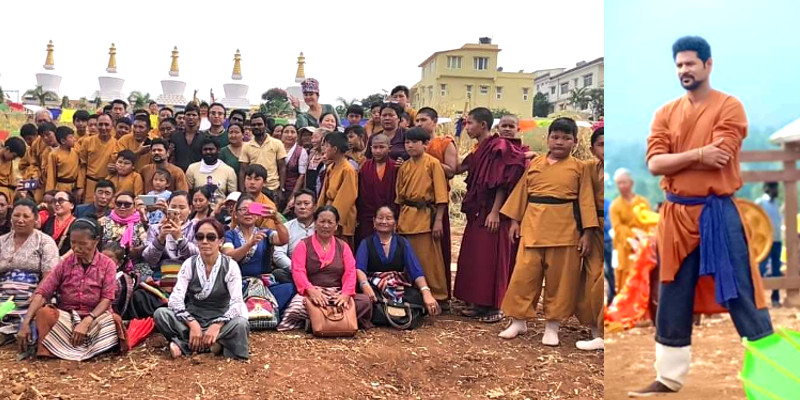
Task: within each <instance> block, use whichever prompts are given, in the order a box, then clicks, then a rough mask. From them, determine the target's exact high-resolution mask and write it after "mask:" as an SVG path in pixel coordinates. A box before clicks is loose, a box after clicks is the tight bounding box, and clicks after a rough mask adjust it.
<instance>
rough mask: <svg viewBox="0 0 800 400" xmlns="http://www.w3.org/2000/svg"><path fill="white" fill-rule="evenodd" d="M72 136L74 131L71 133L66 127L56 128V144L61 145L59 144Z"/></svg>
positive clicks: (70, 129)
mask: <svg viewBox="0 0 800 400" xmlns="http://www.w3.org/2000/svg"><path fill="white" fill-rule="evenodd" d="M74 134H75V131H73V130H72V128H70V127H68V126H59V127H58V128H56V140H57V141H58V144H63V143H61V142H63V141H64V140H67V137H68V136H69V135H74Z"/></svg>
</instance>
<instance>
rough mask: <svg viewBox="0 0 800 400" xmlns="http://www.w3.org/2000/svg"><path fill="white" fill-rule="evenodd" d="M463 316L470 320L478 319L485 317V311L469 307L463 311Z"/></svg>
mask: <svg viewBox="0 0 800 400" xmlns="http://www.w3.org/2000/svg"><path fill="white" fill-rule="evenodd" d="M461 315H463V316H465V317H468V318H476V317H480V316H481V315H483V310H481V309H479V308H476V307H467V308H464V309H462V310H461Z"/></svg>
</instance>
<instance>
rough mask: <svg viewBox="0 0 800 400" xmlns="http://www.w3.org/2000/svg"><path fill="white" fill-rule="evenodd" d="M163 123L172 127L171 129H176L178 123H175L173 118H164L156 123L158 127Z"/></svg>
mask: <svg viewBox="0 0 800 400" xmlns="http://www.w3.org/2000/svg"><path fill="white" fill-rule="evenodd" d="M164 122H166V123H168V124H170V125H172V126H173V127H178V121H176V120H175V118H172V117H169V118H164V119H162V120H161V122H159V123H158V125H161V124H163V123H164Z"/></svg>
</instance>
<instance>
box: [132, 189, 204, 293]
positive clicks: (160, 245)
mask: <svg viewBox="0 0 800 400" xmlns="http://www.w3.org/2000/svg"><path fill="white" fill-rule="evenodd" d="M191 212H192V209H191V208H190V207H189V194H188V193H186V192H184V191H183V190H176V191H174V192H172V194H171V195H170V197H169V202H168V203H167V217H166V218H164V219H163V220H162V221H161V223H159V224H155V225H153V226H151V227H150V229H148V230H147V241H146V243H147V245H146V247H145V248H144V252H142V257H143V258H144V262H145V263H146V264H147V265H149V266H150V267H151V268H152V271H150V272H151V273H150V274H147V275H142V276H141V279H142V281H146V280H147V278H148V277H152V278H153V280H155V281H157V282H158V283H159V286H160V287H161V289H163V290H164V291H165V292H167V293H170V292H172V287H173V286H175V282H176V281H177V279H178V271H180V268H181V265H183V262H184V261H186V259H188V258H189V257H191V256H193V255H197V244H195V242H194V225H195V222H194V220H192V219H190V218H189V214H190V213H191Z"/></svg>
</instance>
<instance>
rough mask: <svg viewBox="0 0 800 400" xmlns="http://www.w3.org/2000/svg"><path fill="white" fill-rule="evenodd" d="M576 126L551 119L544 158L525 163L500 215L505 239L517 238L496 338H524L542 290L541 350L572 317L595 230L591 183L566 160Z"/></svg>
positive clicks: (578, 165) (553, 341)
mask: <svg viewBox="0 0 800 400" xmlns="http://www.w3.org/2000/svg"><path fill="white" fill-rule="evenodd" d="M577 135H578V125H577V124H576V123H575V121H574V120H572V119H570V118H556V119H555V120H553V122H552V124H551V125H550V126H549V127H548V133H547V145H548V150H549V151H548V153H547V154H546V155H541V156H538V157H536V158H534V159H533V160H531V163H530V166H529V167H528V170H527V172H526V173H525V176H523V177H522V179H520V180H519V182H518V183H517V185H516V186H515V187H514V190H512V191H511V194H510V195H509V196H508V199H507V200H506V202H505V204H504V205H503V208H502V209H501V210H500V212H501V213H502V214H504V215H506V216H507V217H509V218H511V219H512V220H513V221H512V225H511V228H510V229H509V235H511V237H512V238H513V239H516V238H521V241H520V246H519V249H518V250H517V258H516V264H515V265H514V272H512V274H511V282H510V283H509V285H508V290H507V291H506V295H505V297H504V298H503V304H502V307H501V308H502V310H503V313H504V314H505V315H507V316H509V317H511V324H510V325H509V327H508V328H506V330H504V331H503V332H501V333H500V337H501V338H503V339H513V338H515V337H517V335H519V334H522V333H525V332H526V331H527V330H528V328H527V324H526V320H528V319H532V318H535V317H536V304H537V303H538V302H539V296H540V294H541V293H542V286H543V285H542V284H543V282H544V280H547V286H546V287H545V288H544V300H543V305H544V317H545V320H546V321H545V331H544V335H543V337H542V344H544V345H546V346H558V344H559V339H558V330H559V327H560V324H561V321H562V320H564V319H567V318H569V317H571V316H572V315H573V313H574V311H575V303H576V296H575V293H576V292H577V291H578V290H579V285H580V278H581V257H585V256H587V255H588V252H589V235H582V234H581V232H585V231H586V230H587V229H588V230H593V229H597V228H598V222H597V212H596V211H595V203H594V195H593V188H592V179H591V177H589V176H585V174H584V172H585V169H586V168H585V166H584V165H583V163H582V162H581V161H579V160H578V159H576V158H575V157H573V156H572V155H571V153H572V149H573V147H574V146H575V144H576V142H577V139H578V138H577Z"/></svg>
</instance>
